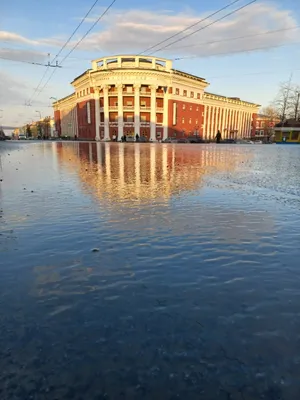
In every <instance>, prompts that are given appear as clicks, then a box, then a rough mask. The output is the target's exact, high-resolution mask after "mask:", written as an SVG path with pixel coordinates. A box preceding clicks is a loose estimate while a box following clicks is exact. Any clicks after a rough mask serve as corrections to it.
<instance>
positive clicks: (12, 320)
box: [0, 143, 300, 400]
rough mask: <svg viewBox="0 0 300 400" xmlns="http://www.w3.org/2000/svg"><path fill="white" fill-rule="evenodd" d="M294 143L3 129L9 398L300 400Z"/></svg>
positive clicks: (1, 247)
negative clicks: (40, 134) (31, 139)
mask: <svg viewBox="0 0 300 400" xmlns="http://www.w3.org/2000/svg"><path fill="white" fill-rule="evenodd" d="M299 150H300V149H295V148H293V149H287V148H279V147H277V146H238V145H237V146H223V145H222V146H217V145H199V146H198V145H155V144H136V145H134V144H129V143H128V144H110V143H38V144H35V143H30V144H27V143H24V144H9V143H5V144H3V146H2V144H1V148H0V156H1V170H0V174H1V175H0V178H1V179H2V181H1V182H0V196H1V197H0V199H1V205H0V209H1V214H0V215H1V218H0V227H1V230H0V234H1V236H0V273H1V279H0V293H1V295H0V330H1V338H0V340H1V346H0V353H1V354H0V355H1V357H0V370H1V374H0V398H1V400H11V399H20V400H21V399H22V400H23V399H26V400H27V399H38V400H39V399H41V400H44V399H47V400H48V399H51V400H52V399H53V400H54V399H72V400H77V399H78V400H79V399H91V400H94V399H95V400H96V399H97V400H99V399H114V400H115V399H153V398H156V399H163V400H165V399H177V398H179V399H205V400H213V399H233V400H250V399H251V400H252V399H253V400H254V399H255V400H256V399H270V400H271V399H272V400H274V399H298V398H299V393H300V384H299V374H300V363H299V356H298V350H299V328H300V322H299V321H300V318H299V315H300V314H299V300H300V298H299V296H300V292H299V285H298V282H299V268H298V258H299V220H300V218H299V217H300V209H299V196H300V177H299V173H298V171H299V159H300V157H299V156H300V151H299ZM92 249H94V250H95V251H92Z"/></svg>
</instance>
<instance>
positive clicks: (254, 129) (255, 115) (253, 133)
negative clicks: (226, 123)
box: [251, 114, 257, 136]
mask: <svg viewBox="0 0 300 400" xmlns="http://www.w3.org/2000/svg"><path fill="white" fill-rule="evenodd" d="M256 120H257V114H252V125H251V136H255V131H256Z"/></svg>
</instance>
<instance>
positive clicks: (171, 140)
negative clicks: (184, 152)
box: [163, 137, 177, 143]
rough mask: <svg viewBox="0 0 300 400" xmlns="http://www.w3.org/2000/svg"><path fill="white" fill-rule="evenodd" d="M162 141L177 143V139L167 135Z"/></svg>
mask: <svg viewBox="0 0 300 400" xmlns="http://www.w3.org/2000/svg"><path fill="white" fill-rule="evenodd" d="M163 143H177V139H176V138H174V137H168V138H167V139H165V140H164V141H163Z"/></svg>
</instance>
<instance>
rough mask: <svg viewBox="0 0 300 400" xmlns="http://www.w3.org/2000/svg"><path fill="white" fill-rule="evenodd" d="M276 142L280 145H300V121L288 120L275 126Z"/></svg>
mask: <svg viewBox="0 0 300 400" xmlns="http://www.w3.org/2000/svg"><path fill="white" fill-rule="evenodd" d="M274 133H275V142H276V143H278V144H281V143H282V144H285V143H287V144H300V121H299V120H295V119H288V120H286V121H284V122H280V123H278V124H277V125H275V128H274Z"/></svg>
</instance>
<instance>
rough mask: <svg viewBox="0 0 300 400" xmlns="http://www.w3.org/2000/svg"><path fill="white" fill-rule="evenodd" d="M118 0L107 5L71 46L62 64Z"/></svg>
mask: <svg viewBox="0 0 300 400" xmlns="http://www.w3.org/2000/svg"><path fill="white" fill-rule="evenodd" d="M116 1H117V0H113V1H112V2H111V3H110V4H109V6H107V8H106V9H105V10H104V11H103V13H102V14H101V15H100V16H99V18H97V19H96V21H95V22H94V23H93V25H92V26H91V27H90V29H89V30H88V31H87V32H86V33H85V34H84V35H83V36H82V38H81V39H80V40H78V42H77V43H76V44H75V45H74V46H73V47H72V48H71V50H70V51H69V53H67V54H66V55H65V57H64V58H63V59H62V61H61V62H60V65H61V64H62V63H63V62H64V61H65V60H66V59H67V58H68V57H69V56H70V55H71V54H72V53H73V51H74V50H75V49H76V48H77V47H78V46H79V45H80V43H81V42H82V41H83V40H84V39H85V38H86V37H87V35H88V34H89V33H90V32H91V31H92V30H93V29H94V27H95V26H96V25H97V24H98V22H99V21H100V20H101V19H102V18H103V17H104V16H105V14H107V13H108V11H109V10H110V9H111V7H112V6H113V5H114V3H115V2H116Z"/></svg>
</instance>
